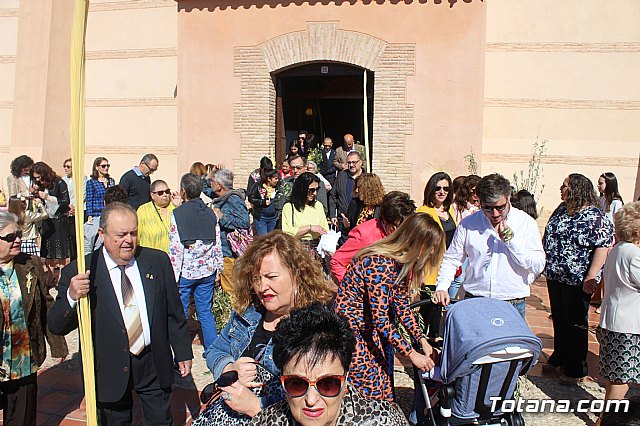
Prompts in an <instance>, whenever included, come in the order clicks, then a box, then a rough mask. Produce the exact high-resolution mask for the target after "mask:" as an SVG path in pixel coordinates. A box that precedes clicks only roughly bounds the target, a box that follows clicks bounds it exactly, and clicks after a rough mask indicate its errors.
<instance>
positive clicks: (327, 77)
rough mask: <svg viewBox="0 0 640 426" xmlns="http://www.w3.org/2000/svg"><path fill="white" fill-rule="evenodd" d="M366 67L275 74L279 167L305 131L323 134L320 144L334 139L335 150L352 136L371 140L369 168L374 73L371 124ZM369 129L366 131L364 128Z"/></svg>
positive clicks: (312, 67)
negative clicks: (344, 136) (326, 139)
mask: <svg viewBox="0 0 640 426" xmlns="http://www.w3.org/2000/svg"><path fill="white" fill-rule="evenodd" d="M364 73H365V69H364V68H362V67H359V66H355V65H349V64H344V63H339V62H312V63H305V64H301V65H295V66H292V67H289V68H286V69H284V70H280V71H278V72H276V73H274V74H273V81H274V86H275V88H276V114H275V127H276V132H275V133H276V141H275V154H276V161H277V162H278V164H280V163H282V161H283V160H284V158H285V156H286V154H287V150H288V147H289V144H290V143H291V141H292V140H294V139H296V138H297V136H298V132H299V131H300V130H306V131H308V132H310V133H313V134H315V135H316V136H318V138H319V139H318V145H320V144H321V143H322V140H323V139H324V138H325V137H327V136H328V137H331V139H332V140H333V142H334V148H336V147H338V146H340V144H342V138H343V135H344V134H346V133H351V134H352V135H353V136H354V138H355V140H356V141H358V142H359V143H361V144H364V143H365V141H368V142H369V164H370V159H371V157H372V155H373V149H372V148H373V144H372V143H371V142H372V140H373V127H372V124H371V123H373V104H374V99H373V93H374V81H373V79H374V73H373V72H372V71H369V70H366V73H367V76H366V78H367V84H366V86H367V88H366V98H367V101H366V102H367V123H368V124H367V126H365V117H364V114H365V112H364V102H365V92H364ZM365 127H366V129H365ZM365 133H367V135H365Z"/></svg>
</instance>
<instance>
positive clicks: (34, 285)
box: [0, 211, 68, 425]
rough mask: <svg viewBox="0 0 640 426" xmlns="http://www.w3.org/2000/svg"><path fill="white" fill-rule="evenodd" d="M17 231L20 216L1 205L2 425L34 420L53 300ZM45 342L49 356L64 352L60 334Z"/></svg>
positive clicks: (33, 259) (34, 260) (41, 271)
mask: <svg viewBox="0 0 640 426" xmlns="http://www.w3.org/2000/svg"><path fill="white" fill-rule="evenodd" d="M21 236H22V231H21V230H20V229H19V227H18V217H17V216H16V215H14V214H12V213H9V212H6V211H0V305H1V306H2V312H3V313H2V315H0V339H1V340H2V345H0V350H1V351H2V358H1V359H0V394H1V395H2V398H1V400H2V402H1V405H0V408H2V411H3V424H5V425H14V424H15V425H35V424H36V413H37V403H38V399H37V393H38V385H37V377H38V375H37V372H38V369H39V367H40V365H42V363H43V362H44V360H45V357H46V355H47V345H46V343H45V330H47V307H48V306H50V305H51V304H52V303H53V299H52V298H51V296H49V292H48V290H47V286H46V282H45V277H44V271H43V270H42V265H41V263H40V259H38V258H37V257H36V256H32V255H29V254H26V253H22V252H20V242H21ZM54 337H57V336H54ZM49 344H50V345H51V352H52V356H54V357H59V358H63V359H64V357H66V355H67V353H68V351H67V348H66V346H65V345H64V337H58V338H53V339H51V340H50V341H49Z"/></svg>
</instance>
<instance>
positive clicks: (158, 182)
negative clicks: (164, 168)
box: [149, 179, 169, 192]
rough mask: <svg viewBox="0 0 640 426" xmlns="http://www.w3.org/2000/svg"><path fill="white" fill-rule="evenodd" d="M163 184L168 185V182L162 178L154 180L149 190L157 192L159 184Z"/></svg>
mask: <svg viewBox="0 0 640 426" xmlns="http://www.w3.org/2000/svg"><path fill="white" fill-rule="evenodd" d="M162 184H165V185H167V182H165V181H163V180H162V179H158V180H154V181H153V182H151V186H150V187H149V191H151V192H156V189H158V186H160V185H162ZM167 186H169V185H167Z"/></svg>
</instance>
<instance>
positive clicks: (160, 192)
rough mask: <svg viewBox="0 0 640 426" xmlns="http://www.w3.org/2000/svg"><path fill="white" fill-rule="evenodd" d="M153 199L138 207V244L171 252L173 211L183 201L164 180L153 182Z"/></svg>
mask: <svg viewBox="0 0 640 426" xmlns="http://www.w3.org/2000/svg"><path fill="white" fill-rule="evenodd" d="M150 190H151V201H149V202H148V203H145V204H143V205H141V206H140V207H138V211H137V213H138V245H140V246H141V247H149V248H154V249H157V250H162V251H163V252H165V253H168V252H169V227H170V226H171V212H172V211H173V210H174V209H175V208H176V207H178V206H179V205H180V204H181V203H182V199H181V198H180V194H179V193H178V192H177V191H174V192H171V190H170V189H169V186H168V185H167V183H166V182H165V181H163V180H156V181H153V183H152V184H151V188H150Z"/></svg>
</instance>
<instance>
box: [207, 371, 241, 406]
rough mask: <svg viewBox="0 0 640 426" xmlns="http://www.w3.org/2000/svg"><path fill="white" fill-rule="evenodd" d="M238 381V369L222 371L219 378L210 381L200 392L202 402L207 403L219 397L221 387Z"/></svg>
mask: <svg viewBox="0 0 640 426" xmlns="http://www.w3.org/2000/svg"><path fill="white" fill-rule="evenodd" d="M237 381H238V372H237V371H236V370H231V371H227V372H225V373H222V374H221V375H220V377H218V380H216V381H215V382H213V383H209V384H208V385H207V386H205V387H204V389H202V392H200V402H202V403H203V404H205V405H208V404H209V403H211V402H213V401H215V400H216V399H218V397H219V396H220V394H221V393H222V391H221V390H220V388H224V387H227V386H231V385H232V384H234V383H235V382H237Z"/></svg>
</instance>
